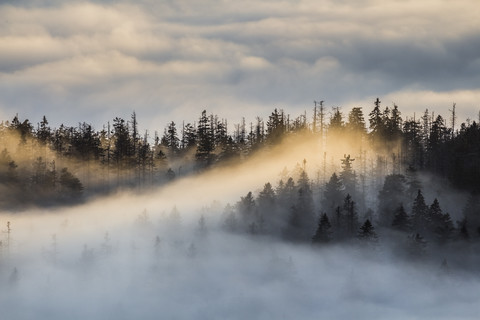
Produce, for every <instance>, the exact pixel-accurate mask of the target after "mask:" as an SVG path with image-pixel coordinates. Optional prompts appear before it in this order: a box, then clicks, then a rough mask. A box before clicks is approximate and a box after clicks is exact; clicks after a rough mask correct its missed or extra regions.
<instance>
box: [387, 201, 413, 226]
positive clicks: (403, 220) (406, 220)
mask: <svg viewBox="0 0 480 320" xmlns="http://www.w3.org/2000/svg"><path fill="white" fill-rule="evenodd" d="M392 228H393V229H396V230H399V231H403V232H409V231H410V230H411V229H412V224H411V221H410V217H409V216H408V214H407V213H406V212H405V209H404V208H403V205H400V206H399V207H398V208H397V209H396V210H395V212H394V217H393V222H392Z"/></svg>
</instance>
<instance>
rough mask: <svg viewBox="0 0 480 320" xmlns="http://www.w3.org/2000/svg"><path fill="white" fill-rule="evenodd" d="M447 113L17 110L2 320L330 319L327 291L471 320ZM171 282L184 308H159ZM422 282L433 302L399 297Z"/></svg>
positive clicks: (7, 164)
mask: <svg viewBox="0 0 480 320" xmlns="http://www.w3.org/2000/svg"><path fill="white" fill-rule="evenodd" d="M455 108H456V106H455V104H453V106H452V109H451V110H450V111H451V114H450V115H449V119H448V120H446V119H444V118H443V117H442V116H441V115H435V114H434V113H433V112H429V111H428V110H425V111H424V112H422V113H421V117H416V116H415V115H413V116H412V117H405V118H403V117H402V115H401V112H400V110H399V108H398V107H397V106H396V105H394V106H393V107H391V108H390V107H383V106H382V105H381V101H380V99H378V98H377V99H376V100H375V101H374V102H373V106H372V110H371V111H370V112H368V114H367V113H365V114H364V111H363V109H362V108H360V107H355V108H353V109H351V110H350V111H349V112H348V113H344V112H343V111H342V110H341V109H340V108H338V107H334V108H329V111H328V110H327V108H326V107H325V106H324V102H323V101H321V102H314V107H313V110H312V111H313V112H312V115H308V114H307V113H306V112H305V113H303V114H301V115H299V116H297V117H291V116H290V115H288V114H287V113H285V112H284V111H283V110H282V109H274V111H272V112H271V114H270V115H269V116H268V119H266V121H264V120H263V119H262V118H260V117H256V121H255V122H252V123H250V124H248V125H247V124H246V123H245V120H243V121H242V122H241V123H239V124H235V125H233V126H232V127H231V128H230V127H229V126H228V122H227V120H226V119H221V118H219V117H218V116H217V115H213V114H210V115H208V114H207V112H206V111H202V112H201V114H200V115H199V118H198V119H196V120H194V121H191V122H186V123H185V122H183V123H182V124H181V125H178V124H176V123H175V122H173V121H172V122H170V123H168V124H167V126H166V128H165V129H164V130H163V133H162V134H158V133H157V132H154V134H153V135H150V133H149V132H147V131H144V132H143V133H141V132H140V129H139V127H140V126H139V124H138V123H137V120H136V114H135V112H133V113H132V115H131V117H130V118H129V119H128V120H125V119H122V118H118V117H116V118H114V119H113V121H112V123H107V124H105V125H104V126H103V128H102V129H101V130H96V129H95V128H93V126H92V125H90V124H88V123H86V122H81V123H79V124H78V126H76V127H68V126H65V125H61V126H60V127H58V128H51V127H50V126H49V123H48V120H47V118H46V116H45V117H43V119H42V120H41V121H40V122H39V123H37V124H36V125H34V124H32V123H31V122H30V121H29V120H20V118H19V116H18V115H16V116H14V118H13V120H11V121H3V122H2V123H1V125H0V141H1V142H0V145H1V146H2V148H1V149H2V150H1V153H0V190H1V192H0V208H1V210H2V215H1V216H0V218H1V221H0V222H1V225H2V230H1V231H2V238H1V241H0V283H1V284H2V287H3V288H4V289H2V290H0V298H1V299H0V300H1V301H3V302H0V305H1V306H2V309H3V310H5V314H6V315H8V316H10V317H11V318H12V319H16V318H25V317H28V316H31V315H33V314H35V316H38V314H40V315H41V316H40V317H41V318H42V317H45V318H47V317H50V316H54V317H55V316H58V317H60V318H62V317H63V318H65V317H68V316H69V315H71V314H72V312H73V313H75V314H76V315H82V316H83V317H93V318H108V317H116V318H119V319H129V318H132V317H140V318H145V319H150V318H151V319H154V318H156V315H158V312H164V314H165V315H167V316H170V317H173V318H175V317H180V318H192V316H193V315H195V317H197V316H198V315H201V316H200V318H204V319H209V318H211V316H212V312H214V313H215V314H216V315H217V316H218V315H219V314H220V315H222V317H224V318H230V319H242V318H244V316H245V317H249V316H251V315H252V314H256V315H257V316H259V318H265V319H268V318H271V316H272V315H274V316H275V317H290V318H291V317H296V316H299V314H300V318H315V315H314V314H312V313H310V312H309V311H308V310H310V311H312V312H313V311H315V310H317V311H318V305H319V304H320V305H323V306H324V307H325V309H324V310H325V311H324V313H323V315H324V316H325V317H329V316H332V317H337V318H345V317H346V315H345V314H343V313H342V312H343V311H342V310H341V309H338V308H333V309H329V308H327V307H326V306H327V305H328V304H330V303H333V301H338V299H342V300H343V301H345V302H346V303H347V304H348V305H349V306H352V308H353V309H351V310H361V311H362V312H363V314H364V315H367V314H369V312H370V311H369V310H370V308H371V307H372V306H374V307H375V308H387V309H388V308H390V309H388V311H386V313H385V314H387V315H392V316H393V315H396V316H398V317H404V316H416V315H418V314H417V312H421V310H423V311H425V310H430V311H432V310H433V309H435V310H440V309H441V310H443V312H444V318H449V317H451V316H453V314H455V315H456V316H458V315H460V318H466V319H467V318H468V319H469V318H474V316H472V315H473V314H474V313H475V307H472V306H473V305H475V304H476V300H475V299H474V298H472V297H474V296H475V294H472V292H476V290H477V288H478V285H479V284H478V270H477V268H476V266H477V265H478V262H479V260H478V250H479V248H480V246H479V245H480V199H479V196H478V192H479V191H480V183H479V181H480V180H479V179H480V128H479V127H478V124H477V122H476V121H471V120H466V121H465V122H462V123H460V124H457V119H456V115H455ZM262 179H264V180H263V181H262ZM381 266H383V267H381ZM312 268H313V269H312ZM319 274H323V276H320V277H319ZM378 274H380V276H378ZM312 279H315V281H312ZM392 283H393V284H392ZM452 284H454V286H453V287H452ZM392 286H393V287H396V288H398V292H397V293H396V294H394V293H393V292H392ZM433 286H435V288H437V289H439V290H438V291H437V292H435V293H432V292H431V288H432V287H433ZM32 287H38V288H40V290H44V291H45V292H48V294H44V295H39V294H38V293H35V292H33V291H32ZM186 287H188V288H189V289H188V290H187V289H186ZM318 287H320V288H323V291H322V292H323V293H319V292H317V291H318ZM205 288H213V289H209V291H208V294H204V293H205V290H206V289H205ZM292 288H293V289H292ZM447 288H448V289H447ZM455 288H456V289H455ZM460 288H462V289H460ZM186 290H187V291H188V292H191V295H192V299H193V302H192V304H191V305H190V307H189V308H172V307H171V305H172V304H176V303H178V301H179V299H183V298H182V297H184V296H185V294H186V292H187V291H186ZM245 290H247V291H248V292H250V294H251V295H252V297H251V298H247V297H246V296H245V292H246V291H245ZM411 290H417V291H416V292H417V293H416V294H411ZM127 292H128V293H127ZM272 292H277V293H276V294H273V293H272ZM409 292H410V294H407V293H409ZM426 292H430V293H429V294H430V295H433V298H432V299H434V300H433V301H445V304H443V307H440V309H438V308H439V307H438V304H437V303H434V304H433V305H434V306H435V308H433V305H432V306H427V307H426V306H424V305H420V304H419V305H418V306H415V307H412V308H411V309H402V308H401V307H399V305H402V304H412V305H414V304H416V303H417V302H416V301H418V300H419V299H420V300H421V296H422V294H424V293H426ZM447 292H448V294H447ZM298 293H302V295H303V298H304V300H303V301H302V304H304V305H308V306H310V307H309V308H305V309H303V308H300V309H295V306H296V303H295V301H296V299H298V298H297V294H298ZM453 293H455V294H456V296H455V298H453V297H452V296H451V294H453ZM39 296H41V298H40V299H39ZM73 296H76V297H80V299H82V300H83V301H86V300H90V305H91V306H92V308H91V309H82V308H81V307H80V306H78V305H77V304H76V303H75V302H74V300H72V299H70V298H69V297H73ZM107 296H108V297H109V298H108V299H105V297H107ZM393 296H395V298H393ZM400 296H402V297H400ZM155 297H163V298H162V299H161V300H160V301H158V300H155V299H157V298H155ZM201 297H203V298H201ZM318 297H321V299H320V300H321V301H319V300H318ZM389 297H390V298H389ZM23 300H25V301H26V303H28V305H29V306H30V308H29V309H24V308H21V307H20V306H19V304H18V302H17V301H23ZM207 300H208V301H207ZM58 301H61V305H62V306H63V307H61V306H60V305H59V304H58ZM260 301H263V302H262V303H260ZM366 301H367V302H368V303H364V302H366ZM425 303H426V302H425ZM283 304H285V305H284V307H279V308H277V307H278V306H279V305H283ZM139 305H140V306H141V307H140V308H137V306H139ZM252 305H254V306H255V308H254V310H250V309H249V308H250V307H251V306H252ZM290 305H291V306H293V307H294V308H293V309H292V308H289V307H288V306H290ZM134 306H135V307H134ZM274 306H277V307H274ZM464 306H466V307H465V308H464ZM228 308H234V309H235V308H240V309H242V310H248V311H241V310H240V309H238V310H237V312H235V313H233V314H231V313H229V312H230V311H228V310H229V309H228ZM296 308H298V306H297V307H296ZM72 310H73V311H72ZM180 310H183V311H180ZM349 310H350V309H349ZM317 311H315V312H317ZM30 312H31V313H30ZM252 312H253V313H252ZM347 314H350V315H352V314H351V313H348V312H347ZM428 314H431V313H428Z"/></svg>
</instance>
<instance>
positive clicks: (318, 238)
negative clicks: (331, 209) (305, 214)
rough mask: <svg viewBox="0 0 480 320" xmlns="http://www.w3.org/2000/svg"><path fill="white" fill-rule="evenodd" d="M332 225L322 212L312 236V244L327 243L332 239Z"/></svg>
mask: <svg viewBox="0 0 480 320" xmlns="http://www.w3.org/2000/svg"><path fill="white" fill-rule="evenodd" d="M331 228H332V225H331V224H330V221H329V219H328V216H327V214H326V213H323V214H322V215H321V217H320V218H319V219H318V226H317V231H315V234H314V235H313V237H312V243H314V244H323V243H328V242H330V241H331V240H332V237H331V231H330V229H331Z"/></svg>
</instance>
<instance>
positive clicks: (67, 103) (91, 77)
mask: <svg viewBox="0 0 480 320" xmlns="http://www.w3.org/2000/svg"><path fill="white" fill-rule="evenodd" d="M213 8H214V9H213ZM479 10H480V9H479V8H478V6H477V5H476V2H475V1H469V0H462V1H459V2H455V4H449V3H444V2H438V1H422V2H398V1H387V2H386V1H373V0H369V1H366V0H365V1H353V2H352V1H340V2H338V1H335V2H333V1H329V0H324V1H310V0H304V1H288V0H286V1H280V2H279V1H262V2H261V3H258V1H242V2H235V1H223V2H217V1H202V2H201V3H200V2H194V1H189V0H183V1H162V2H160V3H158V2H155V1H147V0H145V1H138V2H132V1H122V2H112V1H89V2H72V3H65V2H64V1H44V2H36V4H35V5H33V4H32V3H30V2H8V3H6V4H3V5H1V6H0V40H1V41H0V84H1V86H0V106H1V107H2V109H3V110H2V113H3V114H9V113H10V114H12V115H13V114H15V113H17V112H19V113H20V114H25V115H26V116H27V117H30V118H33V119H39V118H40V117H41V115H43V114H46V115H47V116H49V115H53V116H51V117H56V118H55V119H52V120H53V122H55V123H57V124H59V123H61V122H70V123H76V122H78V121H79V120H80V121H95V122H96V123H94V124H96V126H97V127H98V126H100V125H102V124H103V123H105V122H106V121H107V120H108V119H110V118H112V117H113V116H114V114H115V115H122V114H123V115H124V116H128V115H129V114H130V112H131V111H132V110H133V109H135V110H136V111H137V114H138V116H139V120H140V123H141V124H142V122H143V123H145V126H146V127H148V128H149V129H151V130H153V129H159V130H161V129H162V126H163V125H164V124H165V123H167V122H168V121H169V120H175V121H177V122H178V121H181V120H184V119H185V115H191V114H196V113H197V114H199V113H200V110H201V109H203V108H207V109H210V111H211V112H215V113H219V112H220V111H221V112H224V113H223V114H221V115H220V116H222V117H227V118H229V117H232V118H233V121H234V122H237V121H239V120H240V118H241V116H242V115H240V114H239V113H240V112H239V110H245V111H247V110H251V111H252V113H254V114H243V116H246V117H247V118H249V117H251V118H254V116H255V115H260V116H263V117H265V116H266V115H268V113H269V112H270V111H271V110H272V109H273V108H274V107H279V106H282V107H284V108H285V109H287V111H289V112H290V113H292V114H296V113H301V112H303V110H305V109H310V108H311V101H312V100H314V99H315V100H318V99H322V100H325V101H326V102H327V104H332V105H344V104H349V103H351V101H352V100H357V101H363V100H366V99H367V98H370V97H372V96H380V97H382V96H390V95H392V94H394V93H395V92H403V91H405V92H416V93H418V94H421V93H422V92H430V91H432V92H435V93H437V94H442V93H449V92H457V91H462V90H467V91H468V90H475V89H476V87H477V86H476V84H477V83H479V81H480V79H479V74H480V73H479V72H478V71H479V68H480V63H479V62H478V61H480V60H479V59H480V57H479V54H478V52H480V42H479V41H478V39H477V38H478V37H476V34H477V33H478V30H479V29H480V23H479V22H478V19H476V16H477V15H478V13H479V12H478V11H479ZM460 16H461V17H462V19H456V18H455V17H460ZM424 100H425V99H423V100H422V101H424ZM426 103H427V104H428V102H427V101H426ZM466 103H467V104H469V105H472V104H473V103H474V101H468V102H466ZM421 107H422V108H423V106H421ZM63 109H66V110H69V111H68V112H63V111H62V110H63ZM59 110H60V111H59ZM469 114H470V117H472V114H476V111H475V110H473V109H471V110H470V111H469ZM60 115H61V116H62V117H63V116H64V117H65V118H64V119H62V118H60V117H59V116H60ZM92 118H95V120H92ZM152 119H155V120H156V121H158V124H155V123H152V122H153V121H152ZM185 120H186V121H190V122H192V121H194V120H195V119H194V118H188V119H185Z"/></svg>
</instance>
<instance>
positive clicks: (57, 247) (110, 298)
mask: <svg viewBox="0 0 480 320" xmlns="http://www.w3.org/2000/svg"><path fill="white" fill-rule="evenodd" d="M299 148H300V147H299ZM297 151H298V150H297ZM294 154H295V153H294ZM296 154H297V155H300V154H301V153H300V152H298V153H296ZM302 155H304V154H302ZM277 156H278V154H277ZM294 158H295V157H294V156H291V158H290V160H294ZM286 159H288V158H287V157H284V158H282V163H287V164H288V163H289V162H288V161H287V162H283V161H284V160H286ZM252 161H255V160H252ZM254 163H255V162H254ZM259 163H260V162H257V163H256V164H255V165H256V167H257V170H255V171H253V173H251V174H246V172H247V167H246V166H245V167H243V168H242V167H237V168H236V169H235V170H233V169H219V170H218V171H214V172H208V173H205V174H203V175H199V176H195V177H187V178H185V179H181V180H178V181H176V182H175V183H172V184H170V185H167V186H165V187H163V188H160V189H158V190H154V191H151V192H150V193H145V194H129V193H125V192H124V193H118V194H116V195H114V196H111V197H108V198H105V197H104V198H99V199H96V200H93V201H91V202H89V203H87V204H84V205H81V206H75V207H69V208H66V207H64V208H57V209H54V210H52V209H50V210H45V209H32V210H30V211H26V212H22V213H16V214H9V213H3V214H2V215H1V216H0V225H1V230H2V231H3V232H2V234H1V237H2V239H1V240H2V247H1V255H0V288H1V289H0V308H1V310H2V318H4V319H32V318H35V319H159V318H161V319H322V318H325V319H352V318H355V319H371V318H388V319H433V318H435V319H453V318H455V319H475V318H477V317H478V313H479V312H480V307H479V306H480V298H479V296H478V292H480V291H479V290H480V281H479V279H480V277H479V273H478V270H475V268H474V267H473V268H472V267H469V266H462V264H465V263H467V264H469V265H470V266H475V265H476V264H477V262H478V261H477V262H475V255H476V252H478V249H476V248H474V247H472V248H471V250H472V252H471V256H467V258H468V259H467V260H468V262H465V261H461V260H460V259H451V258H450V256H448V258H449V260H448V265H447V266H442V260H443V257H444V256H442V255H438V257H437V256H434V255H432V256H431V257H428V258H425V259H423V260H415V261H412V260H408V259H404V258H402V257H400V256H399V255H398V252H397V251H395V250H394V249H392V247H391V246H389V245H388V243H387V242H385V241H384V242H380V243H379V244H378V245H377V246H375V247H369V248H360V247H359V246H357V245H354V244H342V245H330V246H326V247H320V248H318V247H313V246H311V245H309V244H308V243H303V244H298V245H294V244H290V243H288V242H285V241H283V240H280V239H274V238H271V237H269V236H262V235H256V236H255V235H248V234H234V233H228V232H226V231H225V230H224V228H222V226H223V223H224V221H223V218H224V217H223V213H222V212H223V208H224V206H225V205H226V203H227V202H229V203H232V204H233V203H235V201H236V200H237V199H238V197H239V196H240V195H242V194H244V193H246V191H248V189H249V188H252V189H254V188H255V187H256V186H257V187H260V186H261V185H262V184H261V183H263V182H265V181H266V179H268V178H272V179H273V178H275V177H278V171H276V170H277V169H278V167H279V164H278V165H272V163H275V162H270V163H264V164H263V167H262V166H260V165H259ZM279 163H280V161H279ZM250 165H251V163H250ZM249 168H250V169H251V166H249ZM267 168H270V170H267ZM242 170H243V171H242ZM272 181H273V180H272ZM202 216H203V217H204V224H203V225H202V224H200V223H199V221H200V219H201V217H202ZM7 222H9V226H7ZM445 257H446V255H445Z"/></svg>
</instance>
